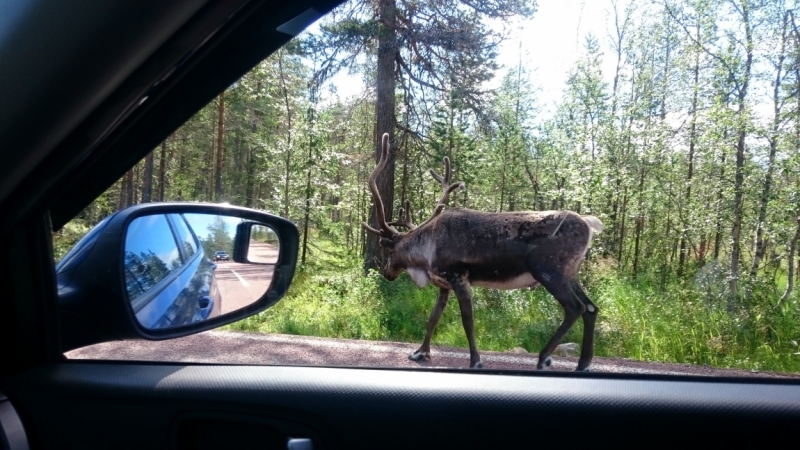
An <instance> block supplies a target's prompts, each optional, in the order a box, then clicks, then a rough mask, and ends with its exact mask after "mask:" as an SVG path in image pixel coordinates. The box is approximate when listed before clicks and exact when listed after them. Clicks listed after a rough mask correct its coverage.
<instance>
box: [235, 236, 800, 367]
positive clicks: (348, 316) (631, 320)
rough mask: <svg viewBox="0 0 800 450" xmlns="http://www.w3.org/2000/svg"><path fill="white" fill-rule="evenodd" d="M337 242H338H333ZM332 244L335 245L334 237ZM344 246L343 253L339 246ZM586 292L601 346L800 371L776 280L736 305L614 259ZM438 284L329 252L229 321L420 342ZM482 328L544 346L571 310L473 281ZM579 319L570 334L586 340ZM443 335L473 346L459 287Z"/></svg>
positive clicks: (496, 343) (618, 353)
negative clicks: (267, 303) (391, 277)
mask: <svg viewBox="0 0 800 450" xmlns="http://www.w3.org/2000/svg"><path fill="white" fill-rule="evenodd" d="M328 245H329V246H330V245H331V244H330V243H328ZM330 248H333V247H330ZM340 254H341V255H344V254H343V253H340ZM587 269H588V270H589V271H590V272H589V273H588V274H586V275H584V277H583V278H584V280H585V283H584V284H586V288H587V292H588V294H589V296H590V297H592V299H593V300H594V302H595V303H596V304H597V305H598V307H599V308H600V315H599V317H598V322H597V330H596V344H595V345H596V348H595V350H596V354H597V355H598V356H607V357H621V358H633V359H638V360H646V361H661V362H675V363H692V364H707V365H711V366H715V367H727V368H742V369H754V370H773V371H785V372H796V371H800V355H798V354H797V352H798V348H797V345H796V342H797V339H798V337H800V312H799V311H798V308H797V306H798V305H797V301H796V300H793V301H791V302H789V303H783V304H778V299H779V296H778V295H777V294H776V291H775V289H774V288H775V286H762V289H758V290H757V292H759V295H758V296H753V297H751V298H750V299H749V301H748V303H747V304H746V305H741V306H740V307H738V308H737V309H736V310H735V311H734V312H733V313H730V312H728V311H727V310H726V309H725V304H724V302H719V301H718V300H719V299H718V298H717V299H715V297H713V296H712V297H709V296H708V295H707V293H706V292H704V290H703V287H702V285H700V284H694V283H684V282H682V281H680V280H677V279H676V280H671V281H670V282H669V286H668V288H667V289H663V290H662V289H661V288H660V286H659V281H658V280H657V279H647V278H640V279H637V280H633V279H630V278H625V277H620V276H619V275H618V274H617V272H616V270H615V269H614V268H613V267H612V264H611V263H610V262H609V261H606V260H598V261H595V262H593V263H592V264H590V265H588V266H587ZM437 293H438V289H436V288H434V287H432V286H427V287H425V288H424V289H419V288H417V286H416V285H415V284H414V283H413V281H412V280H411V279H410V277H408V275H407V274H403V275H402V276H400V277H399V278H398V279H397V280H395V281H393V282H389V281H387V280H385V279H384V278H382V277H381V276H380V275H379V274H378V273H377V272H370V273H369V275H367V276H366V277H365V276H363V272H362V271H361V262H360V260H359V259H358V258H354V257H352V256H349V257H348V256H341V258H333V259H323V260H319V262H316V263H312V264H309V265H307V266H305V267H303V268H301V269H300V271H299V273H298V274H297V276H296V277H295V281H294V282H293V283H292V286H291V288H290V289H289V293H288V294H287V296H286V297H285V298H284V299H283V300H281V301H280V302H279V303H278V304H277V305H275V306H273V307H272V308H271V309H268V310H267V311H264V312H262V313H260V314H258V315H256V316H253V317H250V318H247V319H244V320H242V321H240V322H236V323H234V324H231V325H229V326H228V327H227V328H228V329H234V330H241V331H256V332H264V333H286V334H298V335H304V336H322V337H334V338H348V339H368V340H388V341H400V342H412V343H418V342H421V340H422V338H423V337H424V335H425V329H426V326H427V320H428V315H429V314H430V312H431V310H432V309H433V305H434V302H435V299H436V296H437ZM473 295H474V315H475V336H476V339H477V343H478V347H479V348H481V349H483V350H496V351H507V350H510V349H512V348H514V347H522V348H525V349H526V350H528V351H529V352H532V353H538V352H539V351H540V350H541V349H542V347H544V345H545V344H546V343H547V341H548V340H549V339H550V337H551V336H552V334H553V332H554V331H555V329H556V328H557V327H558V325H559V324H560V322H561V320H562V318H563V311H562V310H561V307H560V306H559V305H558V302H556V300H555V299H553V297H552V296H550V294H549V293H547V291H546V290H544V289H543V288H541V287H540V288H537V289H535V290H533V291H531V290H516V291H498V290H495V289H482V288H474V289H473ZM582 332H583V330H582V325H581V324H580V321H579V322H578V324H576V326H575V327H573V329H572V330H571V331H570V332H569V334H567V337H566V339H565V342H578V343H580V342H581V336H582ZM433 343H434V344H435V345H445V346H458V347H467V346H468V345H467V341H466V337H465V334H464V329H463V327H462V324H461V317H460V313H459V310H458V304H457V300H456V299H455V298H454V297H451V299H450V303H449V304H448V307H447V308H446V309H445V311H444V314H443V315H442V318H441V321H440V322H439V325H438V327H437V329H436V333H435V335H434V339H433Z"/></svg>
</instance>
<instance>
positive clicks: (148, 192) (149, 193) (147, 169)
mask: <svg viewBox="0 0 800 450" xmlns="http://www.w3.org/2000/svg"><path fill="white" fill-rule="evenodd" d="M152 199H153V152H150V153H148V154H147V156H145V157H144V179H143V180H142V203H150V202H151V201H152Z"/></svg>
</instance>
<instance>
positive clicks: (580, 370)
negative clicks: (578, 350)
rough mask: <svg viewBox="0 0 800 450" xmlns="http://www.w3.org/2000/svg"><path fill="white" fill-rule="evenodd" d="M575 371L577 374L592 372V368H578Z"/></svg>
mask: <svg viewBox="0 0 800 450" xmlns="http://www.w3.org/2000/svg"><path fill="white" fill-rule="evenodd" d="M575 371H576V372H591V371H592V366H586V367H584V368H583V369H581V368H580V367H578V368H577V369H575Z"/></svg>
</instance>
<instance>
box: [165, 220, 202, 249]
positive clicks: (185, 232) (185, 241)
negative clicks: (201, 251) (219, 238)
mask: <svg viewBox="0 0 800 450" xmlns="http://www.w3.org/2000/svg"><path fill="white" fill-rule="evenodd" d="M170 217H171V218H172V223H173V224H175V231H176V232H177V234H178V241H179V242H181V245H182V246H183V252H184V253H185V254H186V256H187V257H189V256H192V255H194V254H195V253H197V242H195V238H194V236H193V235H192V232H191V231H189V228H188V227H187V225H186V221H185V220H184V218H183V216H181V215H178V214H171V215H170Z"/></svg>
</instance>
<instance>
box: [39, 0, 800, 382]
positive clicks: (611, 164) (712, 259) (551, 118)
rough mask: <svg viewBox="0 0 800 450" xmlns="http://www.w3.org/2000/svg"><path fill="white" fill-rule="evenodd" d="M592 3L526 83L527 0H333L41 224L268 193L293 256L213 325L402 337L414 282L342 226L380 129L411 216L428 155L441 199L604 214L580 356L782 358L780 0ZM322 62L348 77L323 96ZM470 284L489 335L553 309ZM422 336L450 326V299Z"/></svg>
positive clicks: (744, 362)
mask: <svg viewBox="0 0 800 450" xmlns="http://www.w3.org/2000/svg"><path fill="white" fill-rule="evenodd" d="M539 3H544V2H543V1H540V2H539ZM601 3H603V5H604V8H605V11H606V12H607V15H606V20H605V22H604V25H605V29H604V32H605V34H604V35H597V34H594V33H586V34H580V33H579V34H578V36H577V38H578V39H579V40H580V42H581V44H582V46H581V47H582V49H581V52H580V54H579V56H578V57H577V59H576V60H575V61H572V62H571V65H570V67H569V69H568V70H567V73H566V74H563V78H561V83H560V84H559V85H558V91H559V92H560V94H559V96H558V98H557V99H556V100H555V101H553V102H547V104H543V103H542V101H541V100H542V98H543V96H542V95H541V94H542V92H553V90H554V87H553V86H552V83H551V84H550V85H548V86H541V85H538V84H537V80H540V79H545V78H548V77H549V78H552V77H553V76H552V73H548V74H547V77H544V76H538V77H537V75H536V72H534V71H533V70H531V67H530V66H531V65H530V64H529V63H527V62H526V61H525V57H524V52H523V47H524V45H523V41H524V33H523V34H522V35H519V34H518V36H522V38H520V43H519V44H518V48H519V51H518V53H517V54H518V62H517V63H516V64H506V66H505V67H502V68H501V67H499V65H498V54H499V51H500V49H501V48H506V49H507V48H508V45H507V44H508V37H509V36H510V34H509V33H510V32H511V31H512V30H511V27H510V26H508V25H509V24H512V23H516V24H520V23H522V24H526V23H527V24H530V23H536V22H535V19H536V17H537V14H538V12H537V5H536V4H535V3H534V2H533V1H532V0H490V1H486V2H472V1H469V0H431V1H427V2H419V1H417V0H351V1H349V2H347V3H345V4H344V5H342V6H340V7H339V8H337V9H336V10H335V11H334V12H333V13H331V14H329V15H328V16H326V17H325V18H323V19H321V20H320V21H319V22H318V23H317V24H315V25H314V26H313V27H312V30H311V31H309V32H305V33H303V34H301V35H299V36H297V37H296V38H295V39H293V40H292V41H291V42H290V43H289V44H287V45H286V46H285V47H283V48H282V49H281V50H279V51H278V52H277V53H275V54H273V55H272V56H270V57H269V58H267V59H266V60H264V61H263V62H262V63H260V64H259V65H258V66H256V67H255V68H254V69H253V70H251V71H250V72H249V73H248V74H246V75H245V76H244V77H242V78H241V79H240V80H239V81H237V82H236V83H234V84H233V85H232V86H230V87H229V88H228V89H227V90H226V91H225V92H223V93H222V94H220V96H219V97H218V98H217V99H216V100H215V101H214V102H212V103H210V104H209V105H207V106H206V107H205V108H203V109H202V110H201V111H199V112H198V113H197V114H196V115H195V116H194V117H193V118H192V119H190V120H189V121H188V122H186V123H185V124H184V125H183V126H182V127H181V128H179V129H178V130H176V131H175V132H174V133H173V134H172V135H171V136H170V137H169V138H167V139H166V140H165V141H164V142H163V143H162V144H161V145H160V146H159V147H158V148H155V149H153V152H152V153H150V154H149V155H147V157H146V158H145V159H143V160H142V161H141V162H140V163H138V164H137V165H136V166H134V167H133V168H131V169H130V170H129V171H128V173H127V174H126V175H125V176H124V177H122V178H121V179H120V180H119V181H118V182H116V183H115V184H114V185H113V186H111V187H110V188H109V189H108V190H107V191H106V192H105V193H104V194H103V195H101V196H100V197H98V198H97V199H96V200H95V201H94V202H93V203H92V204H91V205H90V206H89V207H87V208H86V209H85V210H84V211H83V212H82V213H81V214H80V215H79V216H77V217H76V218H74V219H73V220H72V221H71V222H70V223H69V224H67V225H66V226H65V227H64V228H63V229H61V230H59V231H58V232H57V233H56V234H55V236H54V248H55V252H56V256H57V258H60V257H61V256H62V255H63V254H64V253H65V252H66V251H67V250H68V249H69V248H70V247H71V245H72V244H74V242H76V241H77V239H79V238H80V237H81V236H83V235H84V234H85V233H86V232H87V231H88V230H89V229H90V228H91V227H92V226H93V225H94V224H95V223H97V222H98V221H99V220H101V219H102V218H103V217H105V216H107V215H109V214H111V213H112V212H114V211H115V210H118V209H121V208H124V207H126V206H129V205H133V204H138V203H145V202H154V201H206V202H227V203H230V204H235V205H241V206H246V207H251V208H257V209H260V210H266V211H268V212H271V213H274V214H277V215H280V216H283V217H287V218H289V219H291V220H293V221H294V222H295V223H296V224H297V226H298V228H299V229H300V232H301V240H302V242H301V250H300V252H301V254H300V261H301V262H300V267H299V270H298V273H297V275H296V278H295V281H294V283H293V285H292V288H291V289H290V291H289V294H288V295H287V297H286V298H285V299H283V300H282V301H281V302H280V303H279V304H278V305H276V306H275V307H273V308H271V309H269V310H267V311H265V312H263V313H261V314H258V315H256V316H253V317H251V318H248V319H245V320H243V321H241V322H237V323H235V324H232V325H230V326H229V327H231V328H233V329H240V330H250V331H260V332H281V333H293V334H304V335H318V336H331V337H343V338H355V339H381V340H395V341H409V342H416V341H419V340H421V338H422V336H423V335H424V333H425V324H426V321H427V316H428V314H429V312H430V310H431V308H432V306H433V303H434V299H435V297H436V293H435V289H433V288H430V287H429V288H426V289H417V288H416V287H415V286H414V284H413V283H412V282H411V281H410V279H409V278H408V277H407V276H405V275H404V276H403V277H401V278H400V279H398V280H396V281H395V282H392V283H390V282H387V281H386V280H384V279H382V278H381V277H380V275H379V274H378V273H377V272H375V271H374V270H373V269H374V268H375V267H377V266H379V265H380V264H381V260H382V258H384V257H385V256H384V255H382V254H381V252H380V251H379V249H378V247H377V244H376V243H375V242H374V240H372V239H371V238H370V237H369V236H368V235H367V234H366V233H365V232H364V230H363V229H362V227H361V225H360V224H361V222H362V221H364V222H370V221H371V220H374V219H373V216H374V214H373V209H372V208H373V205H372V199H371V197H370V195H369V192H368V190H367V188H366V179H367V177H368V175H369V173H370V172H371V170H372V169H373V167H374V165H375V161H376V148H377V147H376V146H377V143H378V141H379V135H380V134H382V133H383V132H389V133H390V134H391V136H392V137H391V140H392V143H393V156H394V157H393V160H392V161H391V163H390V165H389V169H388V170H387V173H385V174H383V175H382V177H381V180H379V185H380V189H381V193H382V197H383V199H384V202H385V203H386V208H387V211H386V212H387V217H396V214H397V210H398V207H399V205H401V204H403V202H404V201H406V200H408V201H409V202H410V204H411V211H410V212H411V216H412V219H413V220H414V221H415V222H417V223H419V222H421V221H424V220H425V218H427V217H428V216H429V215H430V213H431V212H432V210H433V207H434V206H435V203H436V201H437V199H438V197H439V194H440V188H439V186H438V185H437V183H436V182H435V181H434V180H433V179H432V178H431V177H430V175H429V174H428V169H429V168H434V169H437V170H441V161H442V158H443V157H444V156H448V157H449V158H450V160H451V161H452V163H453V181H463V182H465V183H466V189H465V190H463V191H459V192H458V193H457V194H456V195H454V196H453V197H452V198H451V201H450V206H451V207H466V208H473V209H478V210H482V211H515V210H547V209H569V210H573V211H577V212H579V213H583V214H587V213H591V214H593V215H596V216H598V217H599V218H600V219H601V220H602V221H603V223H604V225H605V231H604V232H603V233H602V234H600V235H598V236H596V237H595V240H594V243H593V247H592V250H591V252H590V254H589V256H588V259H587V261H586V263H584V266H583V271H582V279H583V282H584V284H585V286H586V287H587V291H588V292H589V295H590V296H591V297H592V298H593V300H594V301H595V303H597V305H598V306H599V308H600V316H599V319H598V331H597V344H596V346H597V354H598V355H601V356H617V357H630V358H636V359H642V360H651V361H672V362H689V363H694V364H709V365H714V366H719V367H742V368H750V369H758V370H761V369H765V370H781V371H791V372H798V371H800V349H798V344H797V341H798V340H800V310H798V294H797V293H796V289H795V286H794V285H795V280H796V277H797V276H798V272H800V257H798V255H797V254H798V240H799V238H800V29H799V28H798V25H800V22H798V20H797V19H796V14H797V6H796V5H795V3H794V2H791V1H785V0H771V1H763V0H762V1H757V0H661V1H654V2H636V1H632V2H629V3H624V2H614V1H608V2H601ZM547 6H548V7H549V8H551V9H552V5H547ZM565 8H566V7H565ZM531 20H534V22H531ZM526 21H527V22H526ZM524 44H525V45H547V43H530V42H526V43H524ZM539 64H542V65H543V63H542V62H541V61H539ZM543 66H544V65H543ZM541 71H542V69H539V70H538V72H541ZM558 75H559V76H560V75H562V74H558ZM332 80H333V81H332ZM336 80H339V83H340V85H341V83H342V81H341V80H346V82H347V83H352V82H353V80H356V81H357V82H358V83H357V85H358V86H360V87H363V89H359V90H358V91H357V92H356V93H355V95H348V96H346V97H344V98H343V97H342V96H340V95H337V93H336V90H335V86H336ZM543 88H544V90H543ZM351 90H352V89H351ZM544 97H546V95H545V96H544ZM474 301H475V322H476V337H477V339H478V345H479V347H480V348H483V349H487V350H489V349H494V350H508V349H511V348H514V347H523V348H525V349H527V350H528V351H534V352H535V351H538V350H539V349H540V348H541V346H543V344H544V343H545V342H546V341H547V339H549V337H550V335H551V334H552V332H553V330H554V329H555V328H556V327H557V326H558V324H559V323H560V321H561V317H562V312H561V310H560V307H559V306H558V304H557V302H556V301H555V300H554V299H552V297H550V296H549V294H547V293H546V292H545V291H544V290H543V289H541V288H540V289H537V290H534V291H528V290H518V291H497V290H491V289H475V299H474ZM575 328H576V329H573V330H572V331H571V332H570V334H568V336H567V340H572V341H576V340H577V337H578V336H580V333H581V330H580V325H577V326H576V327H575ZM434 343H436V344H446V345H457V346H466V339H465V337H464V333H463V330H462V328H461V322H460V317H459V316H458V311H457V310H456V309H455V308H450V309H448V310H447V311H446V312H445V315H444V316H443V318H442V321H441V322H440V325H439V327H438V330H437V334H436V335H435V338H434Z"/></svg>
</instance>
